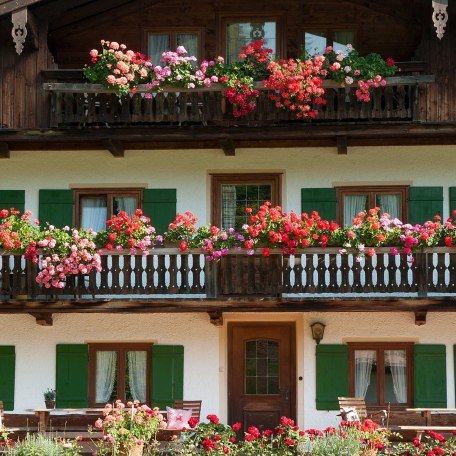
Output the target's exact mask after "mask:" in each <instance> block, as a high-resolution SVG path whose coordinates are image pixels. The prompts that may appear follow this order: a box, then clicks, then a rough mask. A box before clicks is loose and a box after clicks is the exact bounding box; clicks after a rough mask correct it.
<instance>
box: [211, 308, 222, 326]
mask: <svg viewBox="0 0 456 456" xmlns="http://www.w3.org/2000/svg"><path fill="white" fill-rule="evenodd" d="M208 314H209V317H210V319H211V323H212V324H213V325H214V326H223V312H221V311H220V310H214V311H212V312H208Z"/></svg>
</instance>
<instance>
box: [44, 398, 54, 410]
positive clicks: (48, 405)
mask: <svg viewBox="0 0 456 456" xmlns="http://www.w3.org/2000/svg"><path fill="white" fill-rule="evenodd" d="M44 403H45V404H46V408H48V409H54V408H55V400H50V401H44Z"/></svg>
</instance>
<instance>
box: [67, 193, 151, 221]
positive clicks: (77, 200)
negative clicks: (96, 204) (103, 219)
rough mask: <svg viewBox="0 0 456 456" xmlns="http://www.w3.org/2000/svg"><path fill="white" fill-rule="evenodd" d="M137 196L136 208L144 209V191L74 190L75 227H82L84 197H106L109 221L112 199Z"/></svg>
mask: <svg viewBox="0 0 456 456" xmlns="http://www.w3.org/2000/svg"><path fill="white" fill-rule="evenodd" d="M128 195H129V196H135V197H136V201H137V205H136V208H139V209H141V208H142V201H143V189H140V188H138V189H131V188H83V189H74V206H75V210H74V224H75V226H78V227H79V226H80V225H81V198H82V197H94V198H97V197H102V196H106V199H107V206H108V207H107V217H108V219H109V218H111V216H112V211H113V209H112V205H113V203H112V199H113V197H115V196H128Z"/></svg>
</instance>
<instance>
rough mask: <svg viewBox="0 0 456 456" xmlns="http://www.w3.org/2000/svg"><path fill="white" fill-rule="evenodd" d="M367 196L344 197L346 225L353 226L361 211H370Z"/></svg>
mask: <svg viewBox="0 0 456 456" xmlns="http://www.w3.org/2000/svg"><path fill="white" fill-rule="evenodd" d="M366 206H367V195H345V196H344V220H343V222H344V225H351V224H352V223H353V219H354V218H355V217H357V216H358V214H359V213H360V212H361V211H365V210H366V209H368V208H367V207H366Z"/></svg>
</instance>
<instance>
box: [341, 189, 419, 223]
mask: <svg viewBox="0 0 456 456" xmlns="http://www.w3.org/2000/svg"><path fill="white" fill-rule="evenodd" d="M409 188H410V187H409V186H408V185H352V186H343V187H336V200H337V207H336V218H337V223H339V225H340V226H344V220H343V217H344V196H350V195H364V194H367V196H368V208H369V209H372V208H374V207H376V204H375V195H376V194H378V193H381V194H384V195H392V194H394V195H396V194H398V193H399V195H400V200H401V216H400V217H399V218H400V220H402V222H403V223H407V222H408V213H409V208H408V196H409ZM348 225H351V221H350V222H349V223H348Z"/></svg>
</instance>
